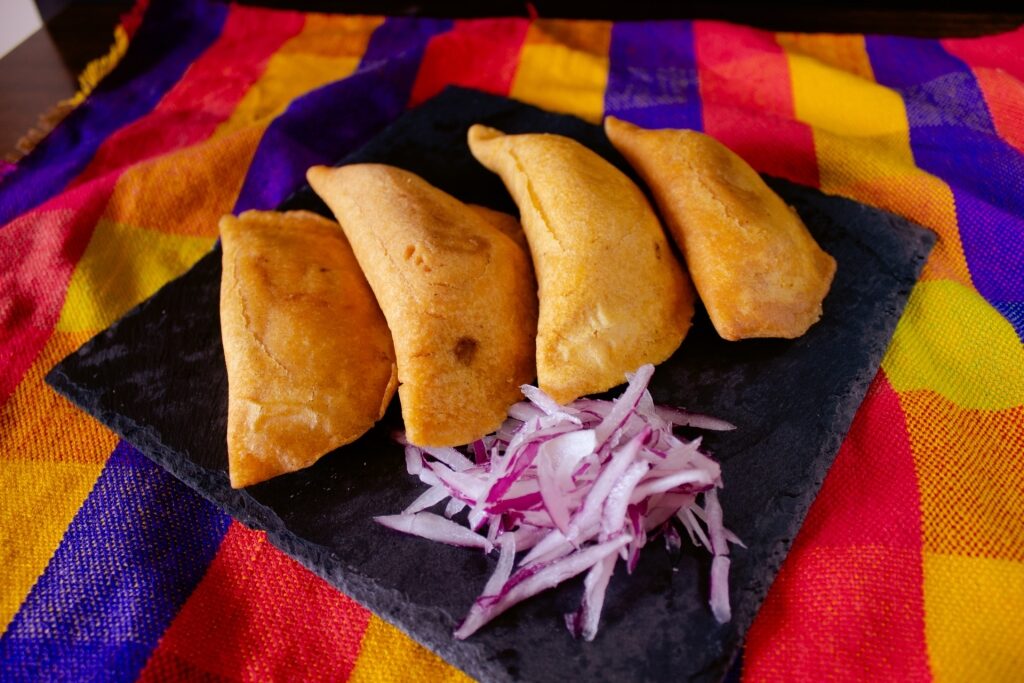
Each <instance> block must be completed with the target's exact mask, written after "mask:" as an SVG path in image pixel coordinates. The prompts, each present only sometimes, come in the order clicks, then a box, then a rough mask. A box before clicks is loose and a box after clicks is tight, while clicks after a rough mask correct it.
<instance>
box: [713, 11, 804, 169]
mask: <svg viewBox="0 0 1024 683" xmlns="http://www.w3.org/2000/svg"><path fill="white" fill-rule="evenodd" d="M694 46H695V52H696V56H697V69H698V74H699V79H700V97H701V101H702V103H703V105H704V132H706V133H707V134H708V135H711V136H713V137H715V138H716V139H718V140H719V141H721V142H722V143H724V144H725V145H727V146H728V147H729V148H730V149H731V150H733V151H734V152H736V153H737V154H739V155H740V156H742V157H743V158H744V159H746V160H747V161H748V162H749V163H750V164H751V165H752V166H753V167H754V168H756V169H757V170H758V171H761V172H763V173H770V174H771V175H776V176H781V177H783V178H788V179H790V180H793V181H795V182H798V183H803V184H805V185H812V186H815V187H817V185H818V162H817V159H816V158H815V155H814V137H813V135H812V134H811V129H810V127H808V126H807V125H806V124H804V123H801V122H799V121H797V120H796V118H795V114H794V110H793V88H792V83H791V81H790V78H789V64H788V63H787V61H786V55H785V53H784V52H783V50H782V48H781V47H779V45H778V43H776V42H775V36H774V34H772V33H769V32H767V31H759V30H757V29H753V28H748V27H746V26H734V25H732V24H723V23H720V22H717V21H695V22H694Z"/></svg>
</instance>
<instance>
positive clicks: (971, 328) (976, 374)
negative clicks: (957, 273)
mask: <svg viewBox="0 0 1024 683" xmlns="http://www.w3.org/2000/svg"><path fill="white" fill-rule="evenodd" d="M882 367H883V368H884V369H885V374H886V375H888V377H889V381H890V382H891V383H892V387H893V389H895V390H896V391H898V392H907V391H913V390H916V389H930V390H932V391H935V392H936V393H938V394H940V395H942V396H944V397H945V398H947V399H949V400H950V401H952V402H953V403H956V404H957V405H958V406H960V407H961V408H980V409H987V410H1001V409H1005V408H1012V407H1015V406H1020V405H1024V373H1022V372H1021V368H1024V347H1022V346H1021V343H1020V339H1019V338H1018V337H1017V333H1016V332H1015V331H1014V329H1013V326H1012V325H1010V323H1009V322H1008V321H1007V320H1006V318H1004V317H1003V316H1002V315H1000V314H999V312H998V311H996V310H995V309H994V308H992V306H990V305H989V304H988V302H987V301H985V300H984V299H983V298H982V297H981V295H980V294H978V293H977V292H976V291H975V290H974V289H970V288H968V287H964V286H963V285H961V284H959V283H957V282H951V281H948V280H935V281H932V282H920V283H918V284H917V286H916V287H914V290H913V291H912V292H911V294H910V300H909V301H908V302H907V308H906V310H905V311H904V312H903V317H902V318H900V321H899V324H897V326H896V332H895V334H894V335H893V338H892V343H891V344H890V345H889V350H888V351H887V352H886V355H885V358H883V359H882ZM965 378H967V380H969V381H965Z"/></svg>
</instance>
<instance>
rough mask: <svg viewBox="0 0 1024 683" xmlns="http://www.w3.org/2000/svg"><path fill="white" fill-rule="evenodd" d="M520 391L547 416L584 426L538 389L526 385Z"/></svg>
mask: <svg viewBox="0 0 1024 683" xmlns="http://www.w3.org/2000/svg"><path fill="white" fill-rule="evenodd" d="M520 390H521V391H522V392H523V396H525V397H526V398H527V400H528V401H530V403H532V404H533V405H535V406H537V407H538V408H540V409H541V410H542V411H543V412H544V413H546V414H547V415H551V416H552V417H559V418H563V419H565V420H566V421H568V422H572V423H573V424H582V423H581V422H580V419H579V418H578V417H576V416H575V415H573V414H572V413H571V412H569V411H567V410H566V409H565V408H563V407H562V406H560V405H558V402H557V401H556V400H555V399H553V398H551V397H550V396H548V395H547V394H546V393H544V392H543V391H541V390H540V389H538V388H537V387H533V386H530V385H529V384H524V385H523V386H521V387H520Z"/></svg>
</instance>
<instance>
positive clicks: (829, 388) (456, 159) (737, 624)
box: [47, 89, 935, 681]
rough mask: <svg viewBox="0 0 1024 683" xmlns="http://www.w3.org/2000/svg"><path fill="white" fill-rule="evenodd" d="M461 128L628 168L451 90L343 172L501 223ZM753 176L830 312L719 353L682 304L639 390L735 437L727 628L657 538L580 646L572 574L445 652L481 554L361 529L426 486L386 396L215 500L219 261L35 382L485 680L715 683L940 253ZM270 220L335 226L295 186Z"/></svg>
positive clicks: (689, 567) (727, 468)
mask: <svg viewBox="0 0 1024 683" xmlns="http://www.w3.org/2000/svg"><path fill="white" fill-rule="evenodd" d="M476 122H483V123H486V124H488V125H491V126H494V127H496V128H499V129H502V130H504V131H506V132H511V133H519V132H531V131H545V132H556V133H560V134H562V135H567V136H569V137H572V138H575V139H577V140H579V141H580V142H582V143H583V144H585V145H587V146H588V147H590V148H591V149H593V150H595V151H596V152H598V153H599V154H601V155H602V156H604V157H605V158H607V159H609V160H610V161H611V162H612V163H614V164H616V165H617V166H619V167H620V168H622V169H623V170H624V171H626V172H627V173H628V174H629V175H631V176H633V173H632V172H631V171H630V170H629V168H628V167H627V166H626V164H625V162H624V161H623V160H622V158H621V157H620V156H619V155H618V154H617V153H616V152H615V150H614V149H613V148H612V147H611V146H610V144H609V143H608V141H607V139H606V138H605V137H604V134H603V133H602V131H601V130H600V128H598V127H596V126H593V125H591V124H588V123H585V122H583V121H581V120H579V119H575V118H573V117H569V116H562V115H556V114H551V113H548V112H544V111H541V110H539V109H535V108H533V107H530V106H527V105H524V104H521V103H517V102H513V101H510V100H507V99H504V98H499V97H495V96H491V95H486V94H483V93H479V92H475V91H468V90H461V89H449V90H447V91H445V92H444V93H442V94H441V95H440V96H438V97H436V98H435V99H433V100H431V101H430V102H428V103H426V104H424V105H422V106H421V107H419V108H417V109H415V110H412V111H410V112H408V113H407V114H405V115H404V116H403V117H402V118H401V119H399V120H398V121H397V122H396V123H395V124H393V125H392V126H391V127H390V128H388V129H387V130H385V131H384V132H383V133H382V134H380V135H379V136H378V137H377V138H375V139H374V140H372V141H371V142H370V143H368V144H367V145H366V146H365V147H363V148H362V149H360V150H359V151H357V152H355V153H354V154H352V155H351V156H350V157H348V158H347V159H345V160H344V163H352V162H370V161H372V162H382V163H390V164H394V165H396V166H401V167H403V168H406V169H409V170H411V171H414V172H416V173H418V174H420V175H422V176H423V177H424V178H426V179H427V180H428V181H430V182H432V183H434V184H435V185H437V186H439V187H441V188H442V189H444V190H446V191H448V192H450V193H451V194H453V195H455V196H456V197H458V198H460V199H462V200H463V201H467V202H474V203H478V204H483V205H486V206H490V207H492V208H496V209H501V210H505V211H509V212H513V213H514V212H515V207H514V205H513V204H512V201H511V199H510V198H509V196H508V195H507V193H506V192H505V190H504V188H503V187H502V185H501V183H500V182H499V180H498V179H497V177H496V176H494V175H492V174H490V173H489V172H487V171H486V170H485V169H484V168H483V167H482V166H480V165H479V164H477V162H476V161H475V160H474V159H473V158H472V156H471V155H470V153H469V149H468V148H467V146H466V142H465V138H466V130H467V128H468V127H469V126H470V125H471V124H472V123H476ZM633 177H635V176H633ZM769 183H770V184H771V186H772V187H773V188H774V189H775V190H776V191H777V192H778V193H779V194H780V195H782V197H783V198H784V199H785V200H786V201H787V202H788V203H789V204H791V205H792V206H794V207H795V208H796V210H797V211H798V212H799V213H800V215H801V216H802V217H803V219H804V221H805V222H806V223H807V225H808V227H809V229H810V230H811V232H812V233H813V234H814V236H815V238H816V239H817V240H818V242H819V243H820V244H821V245H822V247H823V248H824V249H825V250H826V251H828V252H829V253H830V254H832V255H833V256H834V257H835V258H836V260H837V261H838V264H839V266H838V271H837V274H836V279H835V282H834V284H833V287H832V291H831V292H830V294H829V295H828V298H827V299H826V300H825V303H824V311H825V313H824V316H823V317H822V319H821V320H820V321H819V322H818V323H817V324H816V325H814V326H813V327H812V328H811V329H810V331H809V332H808V333H807V334H806V335H804V336H803V337H802V338H800V339H797V340H792V341H787V340H751V341H744V342H738V343H736V342H726V341H722V340H721V339H719V338H718V337H717V336H716V335H715V333H714V330H713V329H712V327H711V325H710V323H709V321H708V319H707V316H706V314H705V313H704V312H703V311H698V314H697V317H696V320H695V324H694V326H693V329H692V330H691V332H690V334H689V336H688V337H687V338H686V340H685V341H684V342H683V344H682V346H681V347H680V348H679V350H678V351H677V352H676V354H675V355H674V356H673V357H672V358H671V359H669V360H668V361H666V362H665V363H663V364H662V365H660V366H659V367H658V369H657V371H656V372H655V375H654V379H653V381H652V384H651V392H652V394H653V395H654V398H655V400H656V401H658V402H660V403H666V404H672V405H680V406H685V407H688V408H691V409H693V410H698V411H701V412H706V413H709V414H712V415H715V416H718V417H721V418H724V419H726V420H729V421H731V422H733V423H734V424H736V425H737V427H738V428H737V429H736V430H735V431H734V432H726V433H719V434H713V435H709V436H708V437H706V439H705V444H706V445H707V446H708V447H709V448H710V449H711V450H712V452H713V453H714V454H715V456H716V457H717V458H718V459H719V460H720V461H721V462H722V469H723V479H724V482H725V489H724V490H723V492H722V495H721V500H722V504H723V506H724V509H725V520H726V524H727V525H728V526H729V527H730V528H731V529H732V530H734V531H735V532H736V533H737V534H738V535H739V536H740V537H741V538H742V539H743V540H744V541H745V542H746V543H747V545H748V547H747V549H745V550H744V549H742V548H736V549H735V550H734V552H733V561H732V574H731V588H730V594H731V599H732V605H733V619H732V621H731V622H729V623H727V624H724V625H719V624H717V623H716V622H715V620H714V618H713V617H712V616H711V612H710V610H709V608H708V606H707V600H708V579H707V576H708V570H709V567H710V559H709V557H708V556H707V553H706V552H705V551H704V550H703V549H695V548H692V547H689V545H688V544H686V545H685V546H684V548H683V550H682V552H681V553H680V554H678V555H677V556H675V557H670V555H669V554H668V552H667V551H666V550H665V549H664V546H663V544H661V543H658V542H655V543H651V544H650V545H649V546H648V547H647V548H646V549H645V551H644V553H643V557H642V559H641V561H640V564H639V566H638V568H637V570H636V572H635V573H634V574H633V575H632V576H628V575H626V573H625V571H624V567H623V565H622V564H621V563H620V565H619V566H618V568H617V570H616V574H615V576H614V577H613V579H612V582H611V586H610V588H609V591H608V597H607V600H606V602H605V608H604V613H603V615H602V623H601V630H600V632H599V634H598V636H597V639H596V640H595V641H594V642H593V643H585V642H580V641H575V640H573V639H572V637H571V636H570V635H569V633H568V632H567V631H566V629H565V627H564V625H563V622H562V615H563V614H564V613H566V612H570V611H572V610H574V609H575V608H576V605H577V603H578V600H579V596H580V594H581V591H582V581H581V580H580V579H577V580H576V581H573V582H569V583H567V584H566V585H563V586H560V587H559V588H557V589H555V590H553V591H550V592H548V593H545V594H542V595H541V596H538V597H537V598H534V599H532V600H530V601H528V602H527V603H524V604H522V605H520V606H518V607H516V608H514V609H512V610H511V611H509V612H507V613H506V614H505V615H503V616H502V617H500V618H498V619H497V620H496V621H495V622H493V623H492V624H491V625H489V626H487V627H485V628H484V629H483V630H482V631H481V632H479V633H478V634H477V635H475V636H473V637H472V638H470V639H469V640H468V641H466V642H459V641H456V640H454V639H453V638H452V637H451V633H452V630H453V629H454V628H455V626H456V625H457V624H458V622H459V621H460V619H461V618H462V616H463V615H464V614H465V613H466V611H467V609H468V608H469V606H470V604H471V603H472V601H473V600H474V598H475V597H476V596H477V594H478V593H479V591H480V590H481V589H482V588H483V585H484V583H485V581H486V579H487V577H488V576H489V574H490V572H491V571H492V569H493V566H494V562H495V558H493V557H492V558H488V557H484V556H483V555H482V554H481V553H479V552H478V551H471V550H467V549H462V548H452V547H448V546H443V545H439V544H434V543H431V542H428V541H425V540H422V539H418V538H413V537H409V536H403V535H401V534H398V533H396V532H392V531H390V530H387V529H383V528H381V527H379V526H377V525H376V524H375V523H374V522H373V521H372V516H373V515H377V514H391V513H397V512H399V511H401V510H402V509H403V508H404V507H405V505H407V504H408V503H409V502H411V501H412V500H413V499H414V498H415V497H416V495H417V494H418V493H419V492H420V491H421V490H422V486H421V485H420V484H419V482H418V481H417V480H415V479H414V478H413V477H410V476H409V475H407V474H406V472H405V467H404V459H403V455H402V449H401V447H399V446H398V445H396V444H395V443H393V442H392V441H391V439H390V437H389V435H390V433H391V432H392V431H393V430H394V429H396V428H400V427H401V421H400V413H399V411H398V408H397V400H396V401H395V403H394V404H393V405H392V406H391V409H390V410H389V412H388V414H387V415H386V416H385V418H384V420H383V421H382V422H381V423H380V424H379V425H378V426H377V427H376V428H375V429H373V430H372V431H370V432H369V433H368V434H367V435H366V436H364V437H363V438H362V439H360V440H359V441H357V442H355V443H353V444H350V445H348V446H345V447H343V448H341V449H339V450H338V451H336V452H334V453H332V454H330V455H328V456H327V457H325V458H323V459H322V460H321V461H320V462H319V463H318V464H316V465H315V466H313V467H311V468H309V469H307V470H304V471H302V472H297V473H294V474H290V475H286V476H283V477H279V478H277V479H274V480H272V481H269V482H266V483H264V484H260V485H257V486H253V487H250V488H248V489H246V490H243V491H236V490H233V489H231V488H230V487H229V485H228V479H227V474H226V470H227V455H226V448H225V422H226V413H227V380H226V374H225V373H226V371H225V367H224V358H223V349H222V347H221V340H220V326H219V314H218V299H219V285H220V273H221V266H220V250H219V248H215V249H214V250H213V251H212V252H211V253H210V254H208V255H207V256H205V257H204V258H203V259H201V260H200V261H199V262H198V263H197V264H196V265H195V266H194V267H193V268H192V270H191V271H189V272H188V273H186V274H185V275H184V276H182V277H181V278H179V279H178V280H175V281H174V282H171V283H169V284H168V285H167V286H165V287H164V288H163V289H161V290H160V291H159V292H158V293H157V294H155V295H154V296H153V297H152V298H151V299H149V300H148V301H146V302H144V303H142V304H141V305H140V306H138V307H137V308H136V309H135V310H133V311H132V312H130V313H129V314H128V315H127V316H125V318H123V319H122V320H121V321H119V322H117V323H116V324H114V325H112V326H111V327H110V328H109V329H107V330H106V331H104V332H102V333H101V334H99V335H98V336H97V337H96V338H94V339H93V340H91V341H90V342H88V343H87V344H85V345H84V346H83V347H82V348H81V349H80V350H79V351H77V352H76V353H75V354H73V355H72V356H70V357H68V358H67V359H65V360H64V361H63V362H61V363H60V364H59V365H58V366H56V367H55V368H54V369H53V370H52V372H51V373H50V374H49V376H48V377H47V380H48V381H49V383H50V384H51V385H52V386H53V387H54V388H56V389H57V390H58V391H59V392H61V393H62V394H64V395H65V396H67V397H68V398H69V399H71V400H72V401H74V402H75V403H77V404H78V405H79V406H81V407H82V408H83V409H84V410H86V411H88V412H89V413H91V414H92V415H94V416H95V417H96V418H97V419H99V420H100V421H102V422H103V423H105V424H106V425H108V426H110V427H111V428H112V429H113V430H114V431H116V432H117V433H119V434H120V435H121V436H122V437H124V438H125V439H127V440H128V441H130V442H131V443H133V444H134V445H135V446H137V447H138V448H139V449H140V450H141V451H142V452H143V453H145V454H146V455H147V456H148V457H150V458H152V459H153V460H155V461H156V462H157V463H159V464H161V465H162V466H164V467H165V468H167V469H168V470H169V471H170V472H172V473H173V474H174V475H175V476H177V477H178V478H179V479H181V480H182V481H184V482H185V483H186V484H188V485H190V486H191V487H193V488H194V489H195V490H197V491H198V492H199V493H201V494H202V495H204V496H206V497H207V498H209V499H210V500H212V501H214V502H215V503H216V504H218V505H220V506H221V507H223V508H224V509H225V510H227V511H228V512H229V513H231V514H232V515H233V516H234V517H236V518H237V519H239V520H240V521H242V522H243V523H245V524H247V525H249V526H251V527H255V528H260V529H266V530H267V532H268V535H269V537H270V539H271V541H272V542H273V543H274V544H276V545H277V546H278V547H280V548H281V549H283V550H284V551H285V552H286V553H288V554H289V555H291V556H292V557H294V558H296V559H297V560H298V561H299V562H301V563H302V564H304V565H305V566H307V567H309V568H310V569H311V570H313V571H314V572H316V573H317V574H319V575H320V576H322V577H324V578H325V579H326V580H327V581H329V582H330V583H332V584H333V585H335V586H337V587H338V588H339V589H341V590H343V591H344V592H346V593H347V594H349V595H351V596H352V597H354V598H355V599H357V600H358V601H360V602H361V603H363V604H364V605H366V606H367V607H369V608H370V609H371V610H373V611H374V612H376V613H377V614H379V615H381V616H382V617H383V618H385V619H387V620H388V621H390V622H392V623H394V624H396V625H397V626H398V627H399V628H401V629H402V630H404V631H405V632H407V633H408V634H409V635H411V636H412V637H413V638H415V639H416V640H418V641H419V642H421V643H423V644H424V645H426V646H427V647H429V648H430V649H432V650H434V651H435V652H437V653H438V654H439V655H441V656H442V657H444V658H445V659H447V660H448V661H449V662H451V663H452V664H454V665H455V666H458V667H459V668H461V669H463V670H464V671H466V672H467V673H469V674H470V675H472V676H474V677H476V678H478V679H480V680H484V681H509V680H524V681H564V680H586V681H625V680H630V681H679V680H684V679H692V680H705V681H712V680H719V679H721V678H722V677H723V676H724V675H725V674H726V672H727V671H728V668H729V666H730V663H731V662H732V660H733V658H734V657H735V655H736V653H737V652H738V651H739V648H740V646H741V645H742V642H743V638H744V635H745V633H746V631H747V628H748V627H749V626H750V623H751V621H752V619H753V618H754V615H755V613H756V611H757V609H758V607H759V606H760V604H761V602H762V600H763V599H764V596H765V594H766V592H767V590H768V587H769V586H770V585H771V583H772V580H773V579H774V578H775V575H776V573H777V571H778V569H779V566H780V565H781V563H782V560H783V558H784V557H785V555H786V552H787V551H788V549H789V547H790V544H791V542H792V540H793V538H794V537H795V535H796V533H797V530H798V529H799V528H800V524H801V523H802V521H803V519H804V516H805V514H806V512H807V509H808V507H809V506H810V503H811V501H812V500H813V499H814V496H815V495H816V493H817V492H818V489H819V487H820V485H821V482H822V480H823V479H824V477H825V474H826V472H827V471H828V468H829V466H830V465H831V463H832V460H833V458H834V456H835V454H836V451H837V450H838V448H839V445H840V443H841V442H842V439H843V437H844V435H845V434H846V432H847V430H848V429H849V426H850V423H851V421H852V420H853V416H854V413H855V412H856V410H857V407H858V406H859V405H860V403H861V400H862V399H863V397H864V394H865V392H866V390H867V388H868V385H869V384H870V382H871V380H872V378H873V377H874V376H875V373H876V372H877V369H878V365H879V363H880V361H881V358H882V355H883V353H884V352H885V349H886V347H887V346H888V343H889V340H890V338H891V336H892V333H893V330H894V329H895V327H896V322H897V319H898V318H899V316H900V313H901V311H902V310H903V307H904V305H905V303H906V300H907V296H908V295H909V293H910V290H911V288H912V286H913V284H914V282H915V281H916V279H917V277H918V274H919V272H920V269H921V267H922V265H923V263H924V260H925V258H926V256H927V254H928V252H929V251H930V249H931V247H932V245H933V243H934V239H935V237H934V235H933V234H932V233H931V232H929V231H927V230H924V229H922V228H920V227H917V226H915V225H912V224H910V223H908V222H907V221H905V220H903V219H901V218H899V217H896V216H893V215H891V214H888V213H884V212H881V211H878V210H875V209H872V208H869V207H866V206H863V205H861V204H858V203H856V202H853V201H849V200H846V199H841V198H837V197H828V196H825V195H823V194H821V193H820V192H818V191H816V190H813V189H809V188H806V187H800V186H797V185H793V184H791V183H788V182H784V181H780V180H772V179H769ZM281 208H282V209H296V208H305V209H310V210H313V211H317V212H319V213H322V214H325V215H330V214H329V212H328V211H327V208H326V207H325V206H324V205H323V204H322V203H321V202H320V201H319V199H317V197H316V196H315V195H313V193H312V192H311V191H310V190H309V189H308V188H306V189H303V190H301V191H299V192H298V193H296V194H295V195H294V196H293V197H291V198H290V199H289V200H288V201H286V202H285V203H284V205H282V207H281ZM613 393H616V392H613Z"/></svg>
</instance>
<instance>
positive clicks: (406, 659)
mask: <svg viewBox="0 0 1024 683" xmlns="http://www.w3.org/2000/svg"><path fill="white" fill-rule="evenodd" d="M472 680H473V679H472V678H470V677H469V676H467V675H466V674H464V673H463V672H462V671H460V670H459V669H456V668H455V667H453V666H451V665H450V664H448V663H447V662H445V661H444V660H443V659H441V658H440V657H438V656H437V655H435V654H434V653H433V652H431V651H430V650H428V649H427V648H425V647H423V646H422V645H420V644H419V643H417V642H415V641H413V640H412V639H410V638H409V637H408V636H407V635H405V634H404V633H402V632H401V631H399V630H398V629H397V628H395V627H394V626H392V625H391V624H388V623H387V622H385V621H384V620H383V619H380V618H378V617H376V616H371V617H370V623H369V624H368V625H367V627H366V632H365V633H364V634H363V642H362V646H361V648H360V650H359V658H358V659H356V665H355V668H354V669H353V670H352V675H351V676H350V677H349V679H348V681H349V683H392V682H393V683H402V682H404V681H431V683H444V682H445V681H448V682H450V683H469V682H470V681H472Z"/></svg>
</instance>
